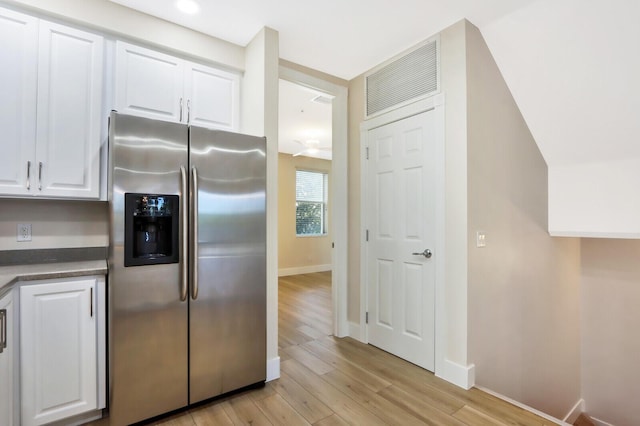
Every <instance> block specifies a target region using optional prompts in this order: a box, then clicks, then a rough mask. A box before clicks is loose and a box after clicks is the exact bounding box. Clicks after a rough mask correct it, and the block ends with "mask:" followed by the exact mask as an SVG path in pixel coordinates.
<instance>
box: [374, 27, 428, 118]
mask: <svg viewBox="0 0 640 426" xmlns="http://www.w3.org/2000/svg"><path fill="white" fill-rule="evenodd" d="M438 45H439V43H438V40H437V39H436V40H432V41H428V42H426V43H425V44H423V45H421V46H419V47H417V48H416V49H414V50H412V51H410V52H409V53H407V54H404V55H403V56H401V57H399V58H397V59H393V60H392V61H391V62H389V63H387V64H385V65H383V66H382V67H381V68H378V69H376V70H374V71H372V72H371V74H368V75H366V76H365V84H366V94H367V99H366V114H367V118H369V117H372V116H374V115H378V114H380V113H382V112H385V111H387V110H389V109H392V108H394V107H398V106H401V105H404V104H407V103H409V102H411V101H413V100H417V99H418V98H423V97H426V96H428V95H429V94H432V93H435V92H437V91H439V90H440V87H439V86H440V78H439V77H440V76H439V74H440V72H439V64H438V57H439V55H438V47H439V46H438Z"/></svg>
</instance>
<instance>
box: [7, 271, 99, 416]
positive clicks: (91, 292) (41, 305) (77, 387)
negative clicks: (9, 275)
mask: <svg viewBox="0 0 640 426" xmlns="http://www.w3.org/2000/svg"><path fill="white" fill-rule="evenodd" d="M104 287H105V285H104V277H102V276H94V277H78V278H66V279H60V280H46V281H37V282H36V281H34V282H33V283H22V285H21V286H20V339H21V340H20V363H21V369H20V371H21V388H22V392H21V401H20V402H21V403H20V405H21V407H22V409H21V417H22V422H21V423H22V425H24V426H28V425H42V424H46V423H50V422H54V421H60V420H63V419H69V418H71V417H74V416H78V415H80V414H83V413H88V412H92V411H95V410H98V409H100V408H103V407H104V402H103V401H104V386H105V383H104V377H105V375H104V343H101V340H103V339H104V320H103V319H102V315H104ZM98 313H100V317H99V315H98Z"/></svg>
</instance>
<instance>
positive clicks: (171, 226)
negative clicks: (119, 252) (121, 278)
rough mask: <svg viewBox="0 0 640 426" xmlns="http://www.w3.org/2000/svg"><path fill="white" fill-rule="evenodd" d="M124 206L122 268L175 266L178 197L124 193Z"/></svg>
mask: <svg viewBox="0 0 640 426" xmlns="http://www.w3.org/2000/svg"><path fill="white" fill-rule="evenodd" d="M124 204H125V206H124V211H125V224H124V229H125V241H124V266H139V265H155V264H162V263H177V262H178V261H179V248H178V247H179V243H178V238H179V234H178V230H179V226H180V222H179V210H180V209H179V198H178V196H177V195H157V194H132V193H126V194H125V196H124Z"/></svg>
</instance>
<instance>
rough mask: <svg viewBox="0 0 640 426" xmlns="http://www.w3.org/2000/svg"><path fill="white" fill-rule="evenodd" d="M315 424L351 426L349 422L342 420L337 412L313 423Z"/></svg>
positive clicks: (318, 425) (320, 425) (316, 425)
mask: <svg viewBox="0 0 640 426" xmlns="http://www.w3.org/2000/svg"><path fill="white" fill-rule="evenodd" d="M313 425H314V426H349V423H347V422H345V421H344V420H342V418H341V417H340V416H339V415H337V414H332V415H330V416H329V417H325V418H324V419H322V420H320V421H318V422H316V423H314V424H313Z"/></svg>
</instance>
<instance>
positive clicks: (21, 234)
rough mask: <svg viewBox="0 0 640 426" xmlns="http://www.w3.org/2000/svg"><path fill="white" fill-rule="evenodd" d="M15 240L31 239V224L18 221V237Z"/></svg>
mask: <svg viewBox="0 0 640 426" xmlns="http://www.w3.org/2000/svg"><path fill="white" fill-rule="evenodd" d="M16 241H31V224H30V223H19V224H18V237H17V238H16Z"/></svg>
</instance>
